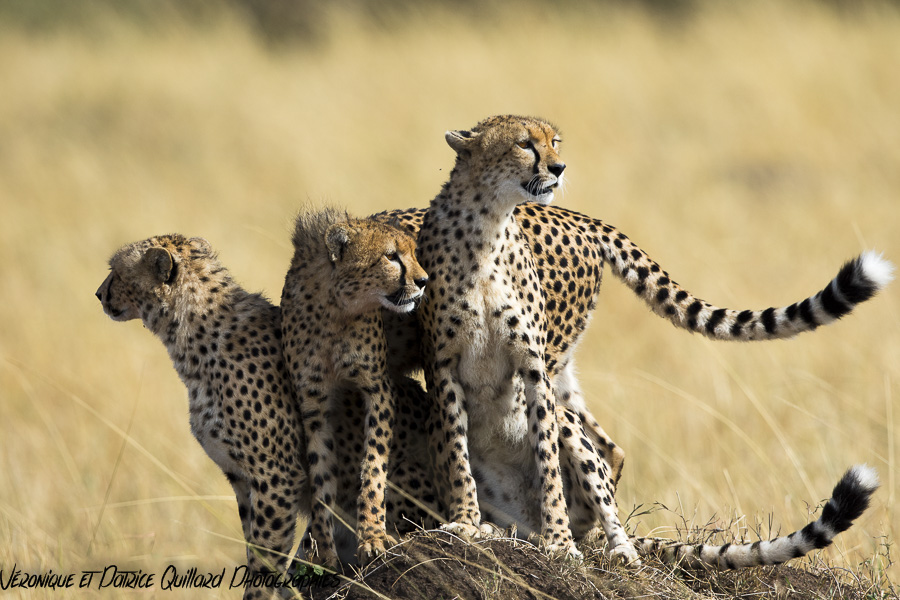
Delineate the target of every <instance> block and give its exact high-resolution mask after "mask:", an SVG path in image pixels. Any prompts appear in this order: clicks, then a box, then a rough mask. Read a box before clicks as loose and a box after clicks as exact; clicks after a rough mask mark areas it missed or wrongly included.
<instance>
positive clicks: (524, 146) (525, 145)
mask: <svg viewBox="0 0 900 600" xmlns="http://www.w3.org/2000/svg"><path fill="white" fill-rule="evenodd" d="M516 146H518V147H519V148H521V149H522V150H527V149H528V147H529V146H531V142H528V141H526V142H516Z"/></svg>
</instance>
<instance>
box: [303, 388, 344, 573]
mask: <svg viewBox="0 0 900 600" xmlns="http://www.w3.org/2000/svg"><path fill="white" fill-rule="evenodd" d="M297 395H298V397H299V398H301V403H300V411H301V415H302V419H303V428H304V431H305V433H306V440H307V461H308V463H309V484H310V500H311V506H310V507H309V509H310V510H309V512H310V518H309V525H308V526H307V535H304V536H303V540H302V544H301V549H302V550H303V552H304V554H305V556H306V560H308V561H310V562H314V563H318V564H321V565H323V566H325V567H327V568H329V569H335V570H337V569H338V567H339V563H340V561H339V560H338V555H337V549H336V548H335V544H334V525H333V518H332V514H333V512H334V501H335V497H336V492H337V490H336V481H335V471H336V464H335V457H334V435H333V432H332V428H331V418H330V417H331V412H332V400H331V398H330V394H328V393H326V391H325V390H324V389H322V388H319V387H311V386H310V387H305V388H303V389H301V390H300V391H298V394H297Z"/></svg>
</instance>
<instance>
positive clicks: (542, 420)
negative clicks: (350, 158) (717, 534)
mask: <svg viewBox="0 0 900 600" xmlns="http://www.w3.org/2000/svg"><path fill="white" fill-rule="evenodd" d="M446 139H447V142H448V143H449V144H450V146H451V147H452V148H453V149H454V150H455V151H456V152H457V160H456V164H455V166H454V169H453V171H452V173H451V176H450V180H449V181H448V182H447V183H445V185H444V187H443V189H442V191H441V193H440V194H439V195H438V196H437V197H436V198H435V199H434V200H433V201H432V203H431V206H430V207H429V208H428V209H427V210H421V209H420V210H407V211H391V212H388V213H382V214H380V215H376V217H377V218H382V219H399V221H400V223H401V224H402V225H403V226H405V227H406V228H407V230H408V231H410V232H411V233H413V234H415V233H416V231H417V230H419V259H420V261H421V262H422V264H423V266H424V267H425V268H426V269H427V270H428V271H429V272H430V273H431V275H432V283H431V285H429V288H428V290H427V297H428V299H429V300H428V301H427V302H426V303H424V305H423V309H422V310H420V311H419V315H420V317H421V319H420V324H421V326H422V327H423V329H424V332H423V337H424V345H425V350H426V351H425V359H426V362H425V369H426V378H427V380H428V382H429V386H430V390H431V391H432V393H433V394H434V397H435V399H436V401H437V402H438V406H439V412H440V417H441V423H440V425H439V430H440V431H439V436H438V438H439V439H437V440H436V442H435V450H436V452H437V454H438V455H439V457H440V460H439V464H441V465H443V466H444V468H446V469H448V471H447V472H446V473H445V474H444V475H445V476H446V479H447V481H449V482H450V485H449V489H445V490H443V493H444V494H445V495H446V496H447V498H448V500H449V503H450V509H451V519H452V520H453V521H454V524H452V525H451V528H454V529H459V530H462V531H464V532H467V533H470V534H472V533H475V531H476V530H477V527H478V525H479V523H480V514H479V509H478V504H477V501H476V495H475V486H474V483H473V478H472V473H471V465H470V464H469V452H470V451H471V452H473V454H476V453H480V454H482V455H483V456H489V457H491V460H508V461H509V462H510V464H514V463H517V462H518V463H519V464H526V465H527V464H532V465H535V463H536V464H537V465H540V467H539V468H538V467H537V466H536V467H535V469H534V470H532V471H531V472H532V473H533V474H534V478H533V480H534V481H540V486H539V489H540V490H541V494H542V496H543V498H542V502H541V510H542V519H543V522H542V530H543V533H544V534H545V536H547V537H548V538H549V541H550V542H551V545H553V546H557V545H558V546H563V547H565V548H566V549H567V551H569V552H573V553H574V549H573V548H572V546H571V534H570V532H569V531H568V523H567V518H566V515H565V514H562V513H563V512H564V511H561V510H560V501H559V500H560V498H559V488H558V485H557V482H558V472H559V467H558V464H559V459H558V456H557V455H556V451H557V449H558V446H557V445H556V443H555V442H556V438H557V436H558V433H557V432H556V428H557V427H558V426H559V425H561V423H562V421H561V419H560V418H559V416H557V419H556V424H554V423H553V419H548V418H547V415H553V414H554V411H553V410H550V409H551V408H554V407H553V403H552V401H553V398H552V397H550V396H548V395H547V394H546V392H545V388H546V387H547V386H548V379H549V385H550V386H552V389H553V392H554V394H553V395H554V396H555V399H556V400H557V401H559V402H560V403H561V404H562V405H563V406H565V407H570V408H571V409H572V410H574V411H575V413H576V415H577V417H578V419H579V421H581V422H582V423H583V424H584V425H585V428H586V430H587V431H588V432H591V433H594V434H595V435H596V436H598V437H599V439H600V441H601V443H602V444H601V445H605V446H606V447H607V448H609V449H612V450H616V448H615V446H614V445H613V444H612V443H611V442H609V441H608V438H606V437H605V435H604V434H602V430H600V429H599V426H597V425H596V421H594V420H593V418H592V417H591V416H590V413H588V412H587V410H586V409H585V408H584V400H583V396H582V394H581V392H580V390H579V387H578V384H577V381H576V379H575V377H574V369H573V367H574V364H573V360H572V355H573V352H574V348H575V346H576V345H577V342H578V341H579V338H580V336H581V334H582V333H583V331H584V329H585V328H586V327H587V324H588V321H589V318H590V312H591V310H592V309H593V308H594V306H595V305H596V297H597V294H598V293H599V286H600V279H601V274H602V268H603V265H604V263H605V262H608V263H609V264H610V265H611V267H612V269H613V272H614V273H615V274H616V275H618V276H619V277H620V278H622V279H623V280H624V281H625V282H626V284H628V285H629V287H631V288H632V289H633V290H634V291H635V293H637V294H638V295H639V296H640V297H642V298H643V299H644V300H645V301H646V302H647V303H648V304H649V305H650V306H651V308H652V309H653V310H654V311H655V312H657V313H658V314H660V315H661V316H663V317H665V318H667V319H669V320H670V321H671V322H673V323H674V324H676V325H678V326H681V327H684V328H686V329H688V330H691V331H697V332H700V333H702V334H704V335H706V336H708V337H712V338H714V339H724V340H762V339H776V338H784V337H790V336H792V335H795V334H796V333H800V332H802V331H810V330H813V329H815V328H816V327H818V326H819V325H824V324H827V323H830V322H832V321H834V320H836V319H838V318H840V317H842V316H844V315H846V314H847V313H849V312H850V311H851V310H852V309H853V307H855V305H856V304H858V303H860V302H863V301H865V300H867V299H869V298H870V297H871V296H872V295H874V294H875V293H876V292H877V291H878V290H879V289H880V288H881V287H883V286H884V285H885V284H886V283H887V282H888V281H890V279H891V271H892V267H891V265H890V263H888V262H887V261H884V260H882V259H881V258H880V257H879V256H878V255H876V254H874V253H865V254H863V255H862V256H860V257H859V258H857V259H854V260H853V261H850V262H848V263H847V264H846V265H844V267H843V268H842V269H841V270H840V272H839V274H838V276H837V277H836V278H835V279H834V280H833V281H832V282H831V283H830V284H829V285H828V286H827V287H826V288H825V289H824V290H823V291H821V292H819V293H818V294H816V295H815V296H812V297H810V298H808V299H806V300H804V301H802V302H798V303H795V304H792V305H790V306H787V307H784V308H769V309H766V310H762V311H750V310H741V311H735V310H729V309H723V308H719V307H716V306H713V305H711V304H709V303H707V302H705V301H703V300H700V299H698V298H696V297H695V296H693V295H692V294H690V293H689V292H687V291H686V290H684V289H682V288H681V287H680V286H678V284H677V283H675V282H674V281H673V280H672V279H671V278H670V277H669V275H668V273H666V272H665V271H664V270H663V269H662V268H661V267H660V266H659V265H658V264H657V263H656V262H654V261H653V260H652V259H650V258H649V257H648V256H647V254H646V253H645V252H644V251H643V250H641V249H640V248H638V247H637V246H636V245H634V244H633V243H631V242H630V241H629V240H628V238H627V237H626V236H625V235H624V234H623V233H621V232H619V231H617V230H616V229H615V228H613V227H611V226H609V225H607V224H605V223H603V222H601V221H599V220H595V219H591V218H589V217H586V216H584V215H580V214H578V213H575V212H573V211H568V210H565V209H561V208H555V207H549V206H546V205H545V204H546V203H547V202H549V201H550V200H551V199H552V196H553V191H554V189H555V188H556V187H557V186H558V184H559V182H560V180H561V178H562V174H563V170H564V168H565V165H564V164H563V163H562V162H561V160H559V156H558V154H557V146H558V144H559V138H558V135H557V134H556V130H555V128H554V127H553V126H551V125H549V124H548V123H546V122H544V121H540V120H538V119H531V118H525V117H514V116H503V117H493V118H490V119H487V120H485V121H483V122H481V123H479V124H478V125H477V126H476V127H475V128H473V129H472V130H469V131H455V132H448V133H447V134H446ZM526 201H534V202H537V203H536V204H533V203H528V204H523V203H524V202H526ZM520 204H521V205H520ZM514 216H515V218H513V217H514ZM548 330H549V334H548ZM388 333H389V335H390V336H391V340H390V344H391V345H392V352H391V359H392V361H393V364H392V369H394V370H396V371H403V370H405V369H407V368H411V367H414V366H415V365H417V364H419V360H420V357H419V356H418V354H417V346H416V345H415V344H411V343H410V340H412V339H415V337H416V335H417V334H416V333H415V332H413V331H411V330H410V328H408V327H406V328H404V327H403V326H402V324H400V323H391V324H390V325H389V326H388ZM476 367H477V368H476ZM518 380H521V381H522V382H524V383H523V385H525V386H526V389H527V390H528V391H529V393H530V395H528V394H526V398H527V404H526V405H524V406H523V405H522V404H521V403H520V402H518V400H516V398H517V397H518V396H517V394H515V393H514V391H513V390H514V387H515V385H516V381H518ZM526 418H527V422H528V424H527V426H526ZM498 424H499V425H498ZM526 438H528V440H529V441H530V443H531V444H532V445H533V453H534V457H535V458H530V457H525V456H524V455H525V453H527V448H526V442H525V440H526ZM567 440H569V438H565V437H564V438H563V449H564V450H565V448H566V442H567ZM569 441H570V440H569ZM570 446H571V447H572V448H577V444H570ZM498 448H506V449H511V448H514V449H515V450H514V451H511V452H510V453H509V454H504V453H503V452H498ZM594 454H598V455H599V453H597V452H595V453H594ZM599 458H600V459H601V460H598V461H595V462H594V464H589V463H587V462H582V463H581V467H582V468H578V469H575V471H576V474H579V475H580V474H584V473H585V472H586V473H588V474H590V473H593V472H594V470H593V469H597V470H598V471H599V473H598V474H599V476H600V477H601V480H602V481H601V488H599V489H598V488H597V487H596V484H594V485H590V482H582V483H587V488H585V489H586V494H584V496H586V497H588V498H589V501H588V502H586V504H587V505H589V506H590V508H591V509H592V510H593V512H594V515H595V518H594V522H597V521H599V522H600V523H601V525H602V526H603V527H604V529H605V531H606V534H607V537H608V538H609V540H610V547H611V548H612V552H613V554H614V555H618V556H619V557H620V558H623V559H625V560H634V557H635V552H634V549H633V548H632V546H631V544H630V543H629V542H628V541H627V539H626V538H625V536H624V532H623V530H622V529H621V526H620V525H618V520H617V517H615V504H614V498H613V497H612V489H613V488H612V484H611V482H610V476H609V472H608V469H607V467H606V465H605V464H603V463H604V462H609V463H610V464H611V465H613V467H614V468H613V469H612V470H613V471H614V473H616V472H618V469H619V468H620V467H621V454H619V455H618V461H617V459H616V457H610V456H609V453H606V456H603V455H599ZM610 458H612V460H610ZM526 468H527V467H526ZM441 479H442V478H439V480H438V481H439V482H440V480H441ZM580 487H581V486H575V489H576V490H578V489H579V488H580ZM598 500H599V502H598Z"/></svg>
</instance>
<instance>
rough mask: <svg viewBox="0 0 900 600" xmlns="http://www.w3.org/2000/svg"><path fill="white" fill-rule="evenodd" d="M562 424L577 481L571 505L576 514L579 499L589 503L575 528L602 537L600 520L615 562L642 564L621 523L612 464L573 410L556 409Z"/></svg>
mask: <svg viewBox="0 0 900 600" xmlns="http://www.w3.org/2000/svg"><path fill="white" fill-rule="evenodd" d="M556 421H557V423H558V424H559V441H560V447H561V452H562V453H563V454H564V455H565V459H566V462H567V464H568V465H569V471H570V477H571V478H572V479H573V480H574V481H573V482H572V487H571V489H570V490H569V504H570V506H572V507H573V510H571V513H572V514H577V512H576V511H575V510H574V507H575V506H577V505H578V502H579V500H580V501H581V502H582V503H583V504H584V505H585V508H586V510H587V516H586V518H585V522H583V523H578V522H576V521H574V520H573V523H572V525H573V529H575V530H576V531H577V530H583V529H586V528H587V529H590V531H588V533H587V536H586V537H587V538H592V537H598V536H599V534H600V532H599V531H597V527H596V523H597V522H598V521H599V523H600V525H601V526H602V528H603V531H604V532H605V534H606V539H607V540H608V542H609V553H610V556H612V557H613V559H614V560H615V561H618V562H621V563H624V564H630V565H633V566H639V565H640V560H639V559H638V555H637V551H636V550H635V548H634V545H633V544H632V543H631V540H630V539H629V538H628V534H626V533H625V528H624V527H622V524H621V522H619V514H618V506H617V505H616V497H615V483H614V482H613V480H612V478H611V477H610V475H611V473H610V467H609V465H608V464H607V462H606V460H605V459H604V458H603V454H602V453H601V452H600V451H599V449H598V448H597V447H596V446H595V445H594V443H593V442H592V440H591V439H590V438H591V436H589V435H588V433H587V432H586V431H585V430H584V427H583V424H582V421H581V419H580V418H579V417H578V415H576V414H575V412H574V411H572V410H571V409H568V408H565V407H562V406H559V407H557V409H556Z"/></svg>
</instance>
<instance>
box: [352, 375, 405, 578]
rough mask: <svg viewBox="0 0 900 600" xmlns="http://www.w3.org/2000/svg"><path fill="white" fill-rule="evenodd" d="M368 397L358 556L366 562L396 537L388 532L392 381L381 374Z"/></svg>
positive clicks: (392, 411) (357, 529) (394, 541)
mask: <svg viewBox="0 0 900 600" xmlns="http://www.w3.org/2000/svg"><path fill="white" fill-rule="evenodd" d="M364 392H365V397H366V444H365V456H364V458H363V462H362V468H361V472H360V477H361V480H362V489H361V490H360V494H359V499H358V502H357V525H356V533H357V537H358V539H359V547H358V549H357V559H358V560H359V563H360V564H361V565H367V564H368V563H370V562H372V560H374V559H375V558H376V557H377V556H380V555H382V554H384V553H385V552H386V551H387V549H388V548H390V547H391V546H393V545H395V544H396V543H397V541H396V540H395V539H393V538H392V537H390V536H389V535H388V534H387V526H386V520H385V488H386V487H387V472H388V462H389V458H390V448H391V439H392V432H393V429H394V398H395V397H396V393H395V390H394V386H393V384H392V383H391V381H390V380H389V379H388V378H386V377H383V378H379V379H377V380H376V381H375V382H374V383H372V384H370V385H369V387H368V388H367V389H364Z"/></svg>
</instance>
